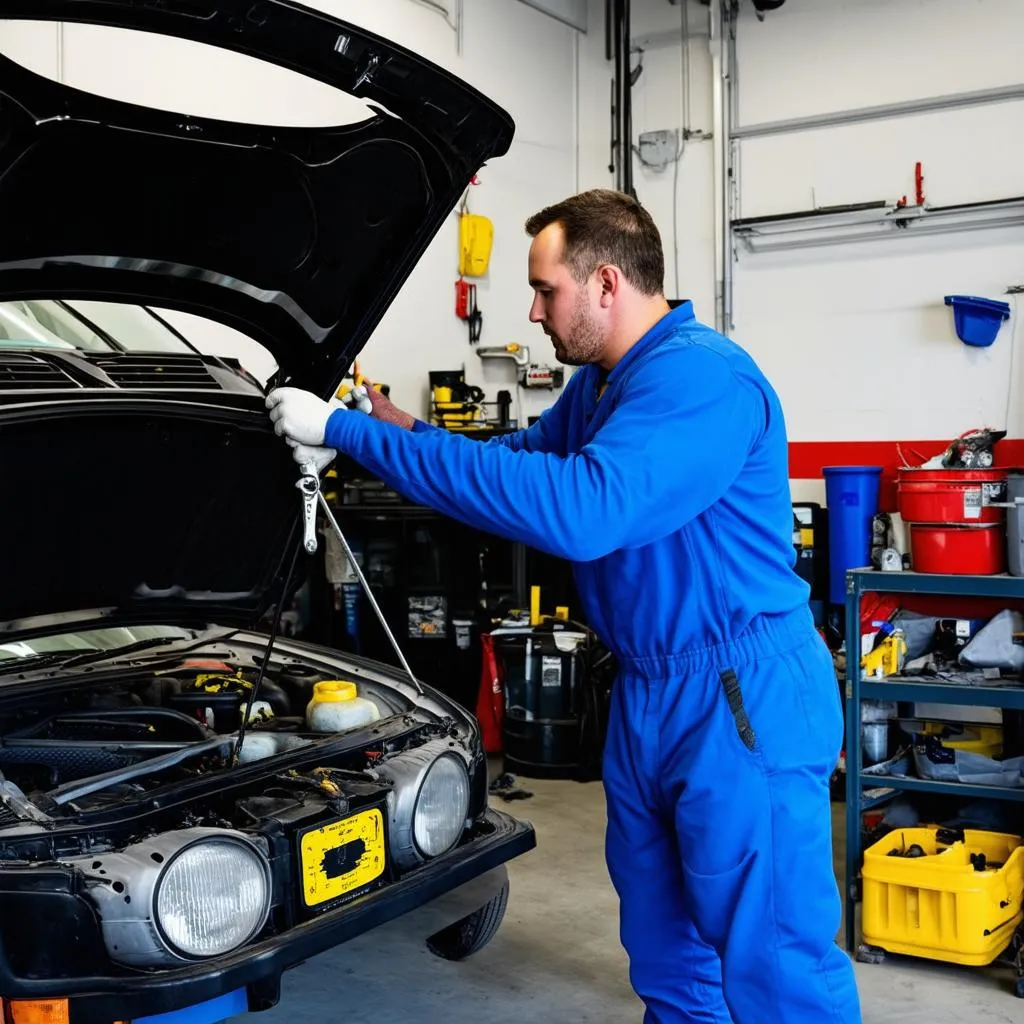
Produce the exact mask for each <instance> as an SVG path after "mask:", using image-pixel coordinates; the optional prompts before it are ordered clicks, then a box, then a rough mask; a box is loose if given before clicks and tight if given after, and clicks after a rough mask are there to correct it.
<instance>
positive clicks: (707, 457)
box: [267, 189, 860, 1024]
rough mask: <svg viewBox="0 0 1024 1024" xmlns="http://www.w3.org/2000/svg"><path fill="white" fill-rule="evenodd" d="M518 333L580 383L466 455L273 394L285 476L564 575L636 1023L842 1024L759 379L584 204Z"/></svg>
mask: <svg viewBox="0 0 1024 1024" xmlns="http://www.w3.org/2000/svg"><path fill="white" fill-rule="evenodd" d="M527 232H528V233H529V235H530V236H531V237H532V239H533V241H532V244H531V247H530V259H529V267H530V286H531V288H532V289H533V292H534V298H533V305H532V306H531V308H530V319H531V320H532V321H533V322H534V323H539V324H540V325H541V327H542V328H543V329H544V332H545V333H546V334H547V335H548V337H549V338H551V340H552V342H553V343H554V347H555V352H556V354H557V356H558V359H559V360H560V361H561V362H563V363H566V364H569V365H574V366H579V367H581V369H579V370H578V371H577V372H576V373H574V374H573V375H572V376H571V377H570V379H569V381H568V383H567V384H566V386H565V389H564V391H563V393H562V395H561V396H560V397H559V399H558V401H557V402H555V404H554V405H553V406H552V407H551V408H550V409H549V410H548V411H547V412H545V413H544V415H542V416H541V417H540V419H539V420H538V422H536V423H535V424H534V425H533V426H532V427H530V428H529V429H528V430H522V431H520V432H518V433H514V434H511V435H508V436H504V437H499V438H495V439H494V440H492V441H489V442H487V443H480V442H478V441H472V440H470V439H468V438H464V437H459V436H458V435H455V434H451V433H448V432H447V431H444V430H440V429H437V428H434V427H431V426H429V425H427V424H425V423H422V422H419V421H416V420H414V419H413V418H412V417H411V416H408V415H407V414H404V413H401V412H400V411H399V410H397V409H396V408H395V407H394V406H392V405H390V403H389V402H387V400H386V399H383V398H382V396H380V395H378V394H376V393H372V394H371V397H372V400H373V402H374V414H373V415H372V416H365V415H360V414H358V413H355V412H352V411H350V410H346V409H337V408H335V407H334V406H331V405H329V404H328V403H326V402H324V401H322V400H321V399H320V398H318V397H317V396H315V395H312V394H310V393H308V392H304V391H299V390H296V389H294V388H280V389H278V390H276V391H274V392H272V393H271V394H270V395H269V396H268V399H267V406H268V408H269V409H270V410H271V418H272V419H273V422H274V424H275V429H276V431H277V433H278V434H280V435H283V436H284V437H285V438H286V439H287V440H288V442H289V443H290V444H291V445H292V446H293V448H295V458H296V461H298V462H299V463H300V464H301V463H303V462H306V461H308V460H310V459H312V460H313V461H314V462H316V464H317V466H318V468H320V469H322V468H323V467H324V466H326V465H327V464H328V463H329V462H330V461H331V459H332V458H333V457H334V456H335V454H336V452H337V451H343V452H345V453H347V454H348V455H350V456H351V457H352V458H354V459H356V460H357V461H358V462H360V463H361V464H362V465H363V466H365V467H366V468H367V469H369V470H370V471H371V472H372V473H374V474H376V475H377V476H378V477H380V478H381V479H383V480H384V481H385V482H386V483H387V484H389V485H390V486H391V487H393V488H395V489H396V490H398V491H399V492H401V493H402V494H404V495H405V496H406V497H407V498H409V499H410V500H411V501H414V502H418V503H420V504H423V505H427V506H430V507H432V508H434V509H436V510H438V511H440V512H443V513H445V514H447V515H449V516H451V517H452V518H454V519H457V520H459V521H461V522H464V523H468V524H470V525H472V526H474V527H477V528H480V529H484V530H488V531H491V532H493V533H496V534H501V535H503V536H505V537H509V538H512V539H514V540H518V541H523V542H525V543H527V544H530V545H532V546H534V547H536V548H539V549H541V550H543V551H547V552H549V553H551V554H553V555H557V556H560V557H562V558H566V559H569V560H570V561H571V562H573V563H574V568H575V573H576V581H577V585H578V589H579V593H580V597H581V600H582V602H583V604H584V612H585V619H586V621H587V622H588V623H589V624H590V625H591V626H592V628H593V629H594V630H595V632H596V633H597V634H598V635H599V636H600V638H601V639H602V640H603V641H604V643H606V644H607V645H608V646H609V647H610V648H611V649H612V650H613V651H614V652H615V654H616V655H617V657H618V659H619V663H620V665H621V672H620V675H619V678H618V679H617V680H616V683H615V686H614V697H613V708H612V714H611V720H610V723H609V730H608V737H607V743H606V753H605V766H604V772H603V778H604V785H605V789H606V793H607V802H608V831H607V843H606V850H607V859H608V867H609V871H610V874H611V877H612V881H613V883H614V885H615V888H616V890H617V892H618V894H619V898H620V904H621V935H622V941H623V944H624V946H625V948H626V951H627V952H628V954H629V958H630V977H631V980H632V983H633V987H634V989H635V990H636V992H637V994H638V995H639V996H640V997H641V999H643V1001H644V1003H645V1004H646V1006H647V1014H646V1017H645V1020H646V1022H647V1024H677V1022H682V1021H706V1022H715V1024H718V1022H721V1024H726V1022H734V1024H856V1022H859V1021H860V1009H859V1001H858V996H857V990H856V984H855V981H854V975H853V969H852V964H851V963H850V960H849V958H848V957H847V956H846V955H845V954H844V953H843V952H842V950H840V949H839V947H838V946H837V945H836V944H835V936H836V933H837V931H838V929H839V925H840V906H841V904H840V899H839V892H838V887H837V885H836V880H835V876H834V874H833V868H832V842H831V814H830V807H829V777H830V774H831V772H832V769H833V768H834V766H835V764H836V760H837V757H838V754H839V750H840V745H841V739H842V729H843V726H842V715H841V708H840V701H839V695H838V688H837V685H836V679H835V674H834V671H833V666H832V660H831V657H830V655H829V652H828V650H827V649H826V647H825V645H824V643H823V642H822V641H821V639H820V637H819V636H818V634H817V633H816V631H815V629H814V625H813V622H812V619H811V615H810V612H809V609H808V603H807V601H808V590H807V586H806V585H805V583H804V582H803V581H802V580H801V579H800V577H799V576H798V575H797V574H796V573H795V572H794V568H793V566H794V549H793V544H792V522H793V514H792V504H791V498H790V492H789V479H788V456H787V440H786V428H785V424H784V421H783V414H782V408H781V406H780V404H779V399H778V397H777V396H776V394H775V392H774V391H773V390H772V387H771V385H770V384H769V383H768V381H767V380H766V379H765V378H764V377H763V376H762V374H761V372H760V371H759V370H758V368H757V366H756V365H755V363H754V361H753V360H752V359H751V358H750V356H749V355H747V354H746V353H745V352H744V351H743V350H742V349H741V348H739V347H738V346H737V345H735V344H734V343H733V342H732V341H730V340H729V339H727V338H725V337H723V336H722V335H720V334H718V333H717V332H715V331H714V330H712V329H711V328H709V327H706V326H704V325H703V324H701V323H699V322H698V321H697V320H696V319H695V318H694V312H693V307H692V305H691V304H690V303H689V302H685V303H683V304H682V305H680V306H679V307H678V308H676V309H674V310H670V308H669V306H668V303H667V302H666V300H665V296H664V293H663V281H664V270H665V268H664V256H663V252H662V245H661V238H660V236H659V234H658V230H657V228H656V226H655V224H654V222H653V220H652V219H651V217H650V215H649V214H648V213H647V212H646V211H645V210H644V209H643V208H642V207H641V206H640V205H639V204H638V203H637V202H636V201H635V200H633V199H632V198H630V197H628V196H625V195H623V194H621V193H618V192H614V191H609V190H604V189H598V190H594V191H590V192H584V193H582V194H580V195H577V196H574V197H571V198H569V199H567V200H565V201H564V202H561V203H558V204H557V205H555V206H552V207H549V208H547V209H545V210H543V211H541V212H540V213H538V214H536V215H535V216H534V217H531V218H530V220H529V221H528V222H527Z"/></svg>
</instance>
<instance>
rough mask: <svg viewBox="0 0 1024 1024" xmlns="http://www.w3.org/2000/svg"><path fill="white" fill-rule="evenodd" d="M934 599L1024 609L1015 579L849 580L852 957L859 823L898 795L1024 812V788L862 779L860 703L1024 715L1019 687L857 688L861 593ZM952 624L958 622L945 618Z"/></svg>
mask: <svg viewBox="0 0 1024 1024" xmlns="http://www.w3.org/2000/svg"><path fill="white" fill-rule="evenodd" d="M872 592H873V593H882V594H886V595H891V596H893V597H894V598H898V597H899V595H934V596H940V597H944V598H992V599H996V600H998V601H1005V602H1006V607H1024V578H1022V577H1015V576H1006V575H1000V576H946V575H929V574H923V573H914V572H906V571H903V572H880V571H877V570H872V569H855V570H852V571H850V572H848V573H847V576H846V648H847V657H846V737H847V739H846V945H847V949H848V950H849V951H850V952H851V953H853V952H855V951H856V949H857V941H856V939H857V921H856V908H857V904H858V903H859V902H860V870H861V863H862V858H863V849H862V831H861V821H862V815H863V813H864V812H865V811H867V810H870V809H871V808H873V807H880V806H882V805H883V804H885V803H887V802H888V801H890V800H892V799H893V798H894V797H895V796H897V795H898V794H899V793H901V792H907V791H909V792H918V793H927V794H932V795H944V796H955V797H959V798H976V799H987V800H999V801H1011V802H1016V803H1017V804H1019V805H1022V808H1024V787H1021V788H1018V789H1007V788H1002V787H998V786H972V785H965V784H962V783H956V782H939V781H933V780H930V779H918V778H897V777H893V776H877V775H865V774H864V765H863V747H862V741H861V702H862V701H864V700H882V701H897V702H900V701H902V702H908V703H917V702H935V703H942V704H953V705H957V706H959V707H993V708H1002V709H1004V710H1014V711H1024V685H1020V684H1003V685H998V686H966V685H962V684H956V683H943V682H937V681H934V680H929V681H920V680H918V679H915V678H901V677H899V676H889V677H888V678H887V679H884V680H882V679H880V680H870V681H869V680H862V679H861V667H860V636H861V624H860V618H861V599H862V596H863V595H864V594H866V593H872ZM949 614H950V617H957V616H956V613H955V612H950V613H949Z"/></svg>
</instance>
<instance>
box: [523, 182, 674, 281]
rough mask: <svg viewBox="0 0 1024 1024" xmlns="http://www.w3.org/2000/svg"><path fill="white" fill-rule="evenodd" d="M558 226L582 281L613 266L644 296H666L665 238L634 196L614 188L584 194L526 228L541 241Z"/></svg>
mask: <svg viewBox="0 0 1024 1024" xmlns="http://www.w3.org/2000/svg"><path fill="white" fill-rule="evenodd" d="M555 222H557V223H559V224H561V225H562V230H563V232H564V233H565V254H564V256H563V261H564V262H565V264H566V266H567V267H568V268H569V271H570V273H571V274H572V276H573V277H574V278H575V279H576V280H577V281H579V282H581V283H582V282H583V281H586V280H587V278H588V277H590V275H591V274H592V273H593V272H594V271H595V270H596V269H597V268H598V267H599V266H601V264H602V263H611V264H614V265H615V266H616V267H618V268H619V269H620V270H621V271H622V275H623V277H625V279H626V280H627V281H628V282H629V283H630V284H631V285H632V286H633V287H634V288H636V290H637V291H639V292H640V293H641V294H643V295H661V294H662V289H663V288H664V286H665V254H664V252H663V250H662V247H661V235H660V234H659V233H658V228H657V226H656V225H655V223H654V220H653V219H652V218H651V215H650V214H649V213H648V212H647V211H646V210H645V209H644V208H643V207H642V206H641V205H640V204H639V203H638V202H637V201H636V200H635V199H633V198H632V197H631V196H628V195H626V194H625V193H624V192H616V191H615V190H614V189H610V188H595V189H591V190H590V191H589V192H580V193H579V194H578V195H575V196H570V197H569V198H568V199H563V200H562V201H561V202H560V203H555V204H554V205H553V206H547V207H545V208H544V209H543V210H541V211H540V212H539V213H535V214H534V215H533V216H532V217H531V218H530V219H529V220H528V221H527V222H526V233H527V234H528V235H529V236H530V237H531V238H536V237H537V235H539V234H540V233H541V231H543V230H544V228H546V227H547V226H548V225H549V224H554V223H555Z"/></svg>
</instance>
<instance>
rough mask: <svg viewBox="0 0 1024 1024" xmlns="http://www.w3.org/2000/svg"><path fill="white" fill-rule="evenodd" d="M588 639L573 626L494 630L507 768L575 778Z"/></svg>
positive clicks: (520, 772) (535, 774) (518, 772)
mask: <svg viewBox="0 0 1024 1024" xmlns="http://www.w3.org/2000/svg"><path fill="white" fill-rule="evenodd" d="M586 644H587V637H586V635H585V634H584V633H581V632H576V631H573V630H569V629H566V630H552V629H551V628H545V627H540V628H537V629H532V630H526V629H508V630H502V629H498V630H495V631H494V649H495V652H496V653H497V655H498V658H499V659H500V665H501V669H502V675H503V681H504V690H505V714H504V722H503V726H502V746H503V747H504V752H505V771H506V772H511V773H513V774H516V775H525V776H527V777H532V778H551V779H558V778H575V777H576V775H577V773H578V768H579V759H580V710H581V704H582V688H583V685H584V676H585V673H586V665H587V658H586Z"/></svg>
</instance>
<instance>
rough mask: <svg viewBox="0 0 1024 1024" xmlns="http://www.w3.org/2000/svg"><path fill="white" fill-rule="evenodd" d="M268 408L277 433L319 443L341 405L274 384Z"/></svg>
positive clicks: (268, 398) (304, 441)
mask: <svg viewBox="0 0 1024 1024" xmlns="http://www.w3.org/2000/svg"><path fill="white" fill-rule="evenodd" d="M267 408H268V409H269V410H270V419H271V421H272V422H273V424H274V433H276V434H277V435H278V436H279V437H283V438H285V439H286V440H288V441H294V442H296V443H297V444H305V445H311V446H313V447H320V446H322V445H323V443H324V431H325V430H326V429H327V421H328V420H329V419H330V418H331V414H332V413H333V412H336V411H337V410H338V409H339V408H344V407H343V406H341V405H332V404H330V403H329V402H325V401H324V400H323V399H322V398H317V396H316V395H314V394H312V393H311V392H309V391H301V390H300V389H299V388H275V389H274V390H273V391H271V392H270V394H269V395H267Z"/></svg>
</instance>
